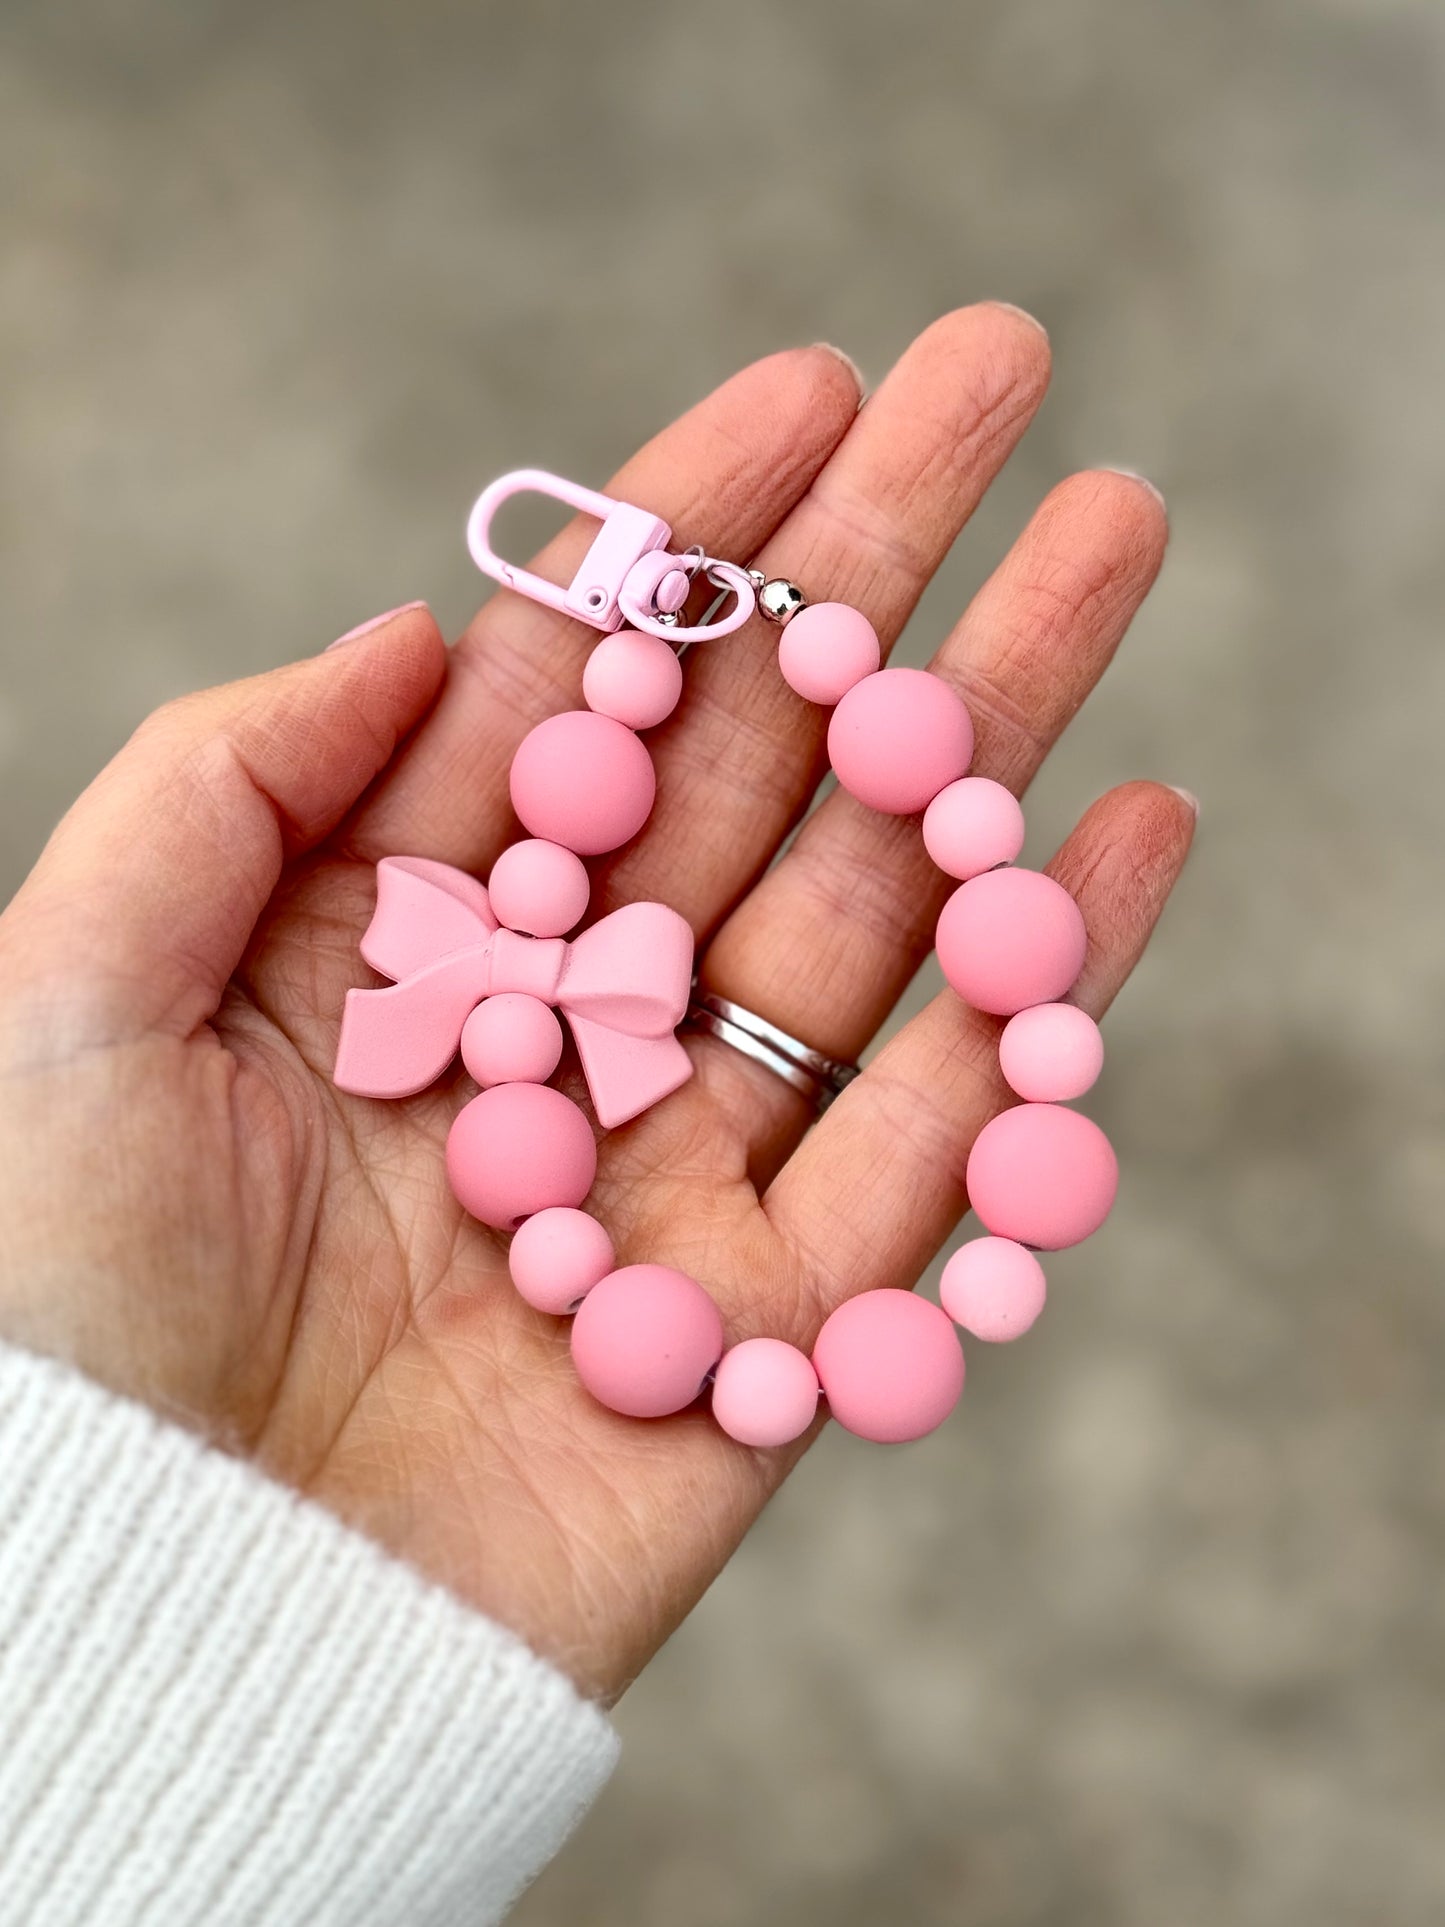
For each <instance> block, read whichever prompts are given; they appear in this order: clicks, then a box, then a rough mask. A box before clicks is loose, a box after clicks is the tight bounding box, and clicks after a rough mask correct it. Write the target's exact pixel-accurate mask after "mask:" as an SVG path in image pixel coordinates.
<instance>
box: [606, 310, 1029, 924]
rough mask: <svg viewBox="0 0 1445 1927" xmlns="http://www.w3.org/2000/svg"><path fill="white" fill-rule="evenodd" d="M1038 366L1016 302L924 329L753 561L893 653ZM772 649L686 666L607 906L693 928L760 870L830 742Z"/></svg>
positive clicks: (998, 454) (809, 788)
mask: <svg viewBox="0 0 1445 1927" xmlns="http://www.w3.org/2000/svg"><path fill="white" fill-rule="evenodd" d="M1048 372H1049V352H1048V340H1047V337H1046V336H1045V334H1044V331H1043V329H1042V328H1041V327H1040V326H1039V325H1038V323H1037V322H1036V321H1033V320H1032V319H1031V318H1030V317H1029V316H1027V315H1025V314H1021V313H1020V312H1019V310H1018V309H1016V308H1010V307H1006V306H1004V305H1002V304H999V303H994V302H990V303H986V304H984V305H982V306H979V307H973V308H963V309H960V310H959V311H958V312H957V313H955V314H950V315H946V316H945V317H944V318H943V319H942V320H941V321H937V322H935V323H934V324H933V326H932V327H931V328H929V329H927V330H926V331H925V333H923V334H922V335H920V336H919V338H918V339H917V340H916V341H915V342H914V343H913V345H912V346H911V347H910V348H909V349H908V350H907V352H906V353H905V354H904V355H903V357H902V358H901V360H900V361H899V362H898V364H897V366H896V367H895V368H894V369H893V371H892V373H891V374H890V375H889V376H888V378H887V380H886V381H885V382H884V383H883V385H882V386H881V387H880V388H879V389H878V391H877V393H876V394H874V395H872V396H870V398H869V400H868V403H867V405H866V406H865V407H864V408H863V409H862V410H861V411H860V412H859V414H858V417H857V419H856V421H855V422H854V423H853V425H852V427H851V428H850V429H849V430H848V433H847V435H846V436H845V437H844V439H843V443H842V446H841V447H840V448H839V449H838V451H837V453H836V454H834V455H833V457H832V458H831V460H830V461H829V462H828V464H827V466H826V467H825V468H824V469H823V470H822V472H821V474H820V475H819V476H818V478H817V480H816V481H815V482H814V483H813V486H812V488H811V489H810V490H809V491H808V493H807V495H806V496H805V497H804V498H803V500H802V501H801V502H799V504H798V506H797V507H796V508H795V509H794V510H793V512H792V514H791V515H790V516H789V517H788V519H787V520H786V522H784V524H783V525H782V527H781V528H780V529H779V530H778V532H777V534H776V535H775V536H774V537H773V538H772V540H771V541H769V542H768V543H767V545H766V546H765V548H764V549H763V550H762V552H761V554H760V555H758V556H757V557H756V558H755V560H756V563H757V566H758V567H760V568H762V569H763V570H764V571H765V572H766V573H767V574H768V575H775V576H786V577H789V578H791V579H793V580H795V581H797V582H799V583H800V584H801V585H802V586H803V587H804V588H805V589H806V591H807V593H808V595H809V597H810V598H811V599H812V600H813V601H815V602H816V601H823V600H825V599H826V600H836V601H843V602H850V603H852V604H853V605H854V607H855V608H859V609H861V610H862V611H863V612H864V614H865V615H867V616H868V618H869V620H870V621H871V622H872V623H873V624H874V626H875V628H876V629H877V631H878V634H879V638H880V640H881V642H882V643H883V645H884V648H885V650H886V649H888V648H890V647H891V646H892V644H893V643H894V641H895V640H896V639H897V637H898V634H899V631H900V630H901V629H902V627H903V625H904V623H905V622H906V621H907V619H908V616H909V614H910V613H911V612H912V610H913V607H914V605H915V603H916V602H917V600H918V597H919V596H920V595H921V593H922V592H923V589H924V588H925V587H926V586H927V583H928V581H929V579H930V578H931V576H932V575H933V573H934V571H935V570H936V569H937V567H938V565H939V563H940V562H941V561H942V559H943V557H944V556H945V555H946V554H947V552H948V549H949V547H950V545H951V544H952V542H953V540H954V538H955V537H956V536H957V534H958V532H959V530H960V529H961V528H962V527H963V525H964V524H965V523H966V522H967V520H968V518H969V517H970V515H972V513H973V511H974V509H975V508H976V507H977V505H978V502H979V500H980V498H981V497H982V495H983V493H984V491H985V489H987V487H988V485H989V483H990V482H991V481H992V480H993V478H994V476H995V475H996V474H997V473H998V471H999V469H1000V468H1002V466H1003V464H1004V462H1005V461H1006V460H1007V458H1008V456H1009V454H1010V453H1011V452H1012V450H1013V448H1014V446H1015V445H1016V444H1017V442H1018V441H1019V439H1020V437H1021V436H1022V434H1023V432H1024V430H1025V428H1026V427H1027V426H1028V423H1029V422H1030V421H1031V420H1032V418H1033V415H1034V413H1035V411H1036V410H1037V408H1038V405H1039V403H1040V402H1041V401H1042V399H1043V395H1044V390H1045V388H1046V387H1047V385H1048ZM740 559H744V560H746V559H747V557H746V555H745V554H743V555H742V556H741V558H740ZM777 644H778V632H777V630H776V629H775V628H774V627H773V626H772V625H771V624H769V623H767V622H765V621H763V620H762V618H760V617H755V618H754V620H753V621H752V622H751V623H749V624H748V625H747V627H746V628H745V629H743V630H742V631H740V632H739V633H738V634H736V635H733V636H729V637H727V638H726V639H725V640H722V641H719V642H717V643H716V644H711V643H709V644H704V645H703V646H702V647H700V648H698V649H697V650H695V651H694V652H693V654H692V655H691V656H690V657H689V659H688V672H689V673H688V689H687V694H686V698H685V700H684V703H683V706H682V707H681V709H680V710H679V712H678V714H677V715H676V716H675V717H674V718H673V720H672V721H671V722H670V723H669V724H668V725H667V726H666V727H665V728H664V729H663V730H660V731H659V732H658V734H657V736H656V737H655V738H653V739H652V745H653V755H654V758H655V761H656V763H657V770H658V800H657V804H656V806H655V808H654V810H653V815H652V820H651V822H650V824H649V826H648V831H647V834H646V836H645V837H643V838H641V839H639V841H638V842H637V843H636V844H634V845H633V846H631V847H630V848H629V849H628V850H626V851H624V852H623V853H622V854H621V855H620V856H619V857H618V858H617V859H616V860H615V861H614V863H613V864H612V865H611V867H610V869H608V870H606V871H604V875H603V883H602V888H601V891H600V893H599V894H600V896H601V897H602V899H603V900H604V902H605V901H607V900H613V901H630V900H632V899H634V898H638V897H656V898H659V899H660V900H661V901H662V902H664V903H670V904H672V905H673V907H674V908H675V909H677V910H679V911H680V912H681V913H682V915H683V916H685V917H686V918H687V919H688V920H689V922H691V924H692V925H693V928H694V930H696V931H697V932H699V933H702V932H704V931H706V930H708V929H709V928H711V927H713V926H715V924H716V922H717V920H718V919H719V918H720V917H721V916H722V915H723V914H724V913H725V912H726V910H727V909H728V908H729V907H730V906H731V905H732V904H733V903H734V902H735V901H736V900H737V898H738V897H739V896H740V895H741V893H742V892H743V890H744V889H746V887H747V886H748V884H749V883H751V882H752V880H753V878H754V877H756V876H757V875H758V874H759V873H760V872H761V871H762V870H763V869H764V868H765V867H766V865H767V864H768V862H769V861H770V860H771V858H772V856H773V854H774V852H775V851H776V849H777V847H778V844H779V843H780V842H781V841H782V839H783V837H784V836H785V835H786V834H787V832H788V830H789V829H790V828H791V826H792V825H793V823H794V822H795V821H796V819H797V817H798V815H799V814H800V812H801V811H802V810H803V808H804V807H805V806H806V804H807V802H808V800H809V798H810V797H811V796H812V793H813V791H814V789H815V788H816V787H817V783H818V779H819V777H820V775H821V774H822V770H823V741H824V737H825V735H826V731H827V717H826V715H825V714H824V712H822V711H821V710H819V709H818V708H817V707H816V706H814V705H813V704H810V703H805V702H804V701H803V700H802V698H801V697H799V696H797V695H795V694H794V692H793V691H792V690H791V689H790V688H789V687H788V685H787V684H786V683H785V682H784V681H783V679H782V677H781V675H779V673H778V669H777V663H776V655H777Z"/></svg>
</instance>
